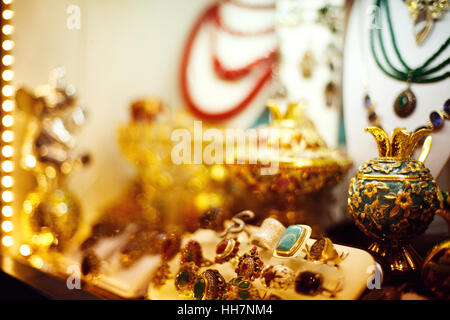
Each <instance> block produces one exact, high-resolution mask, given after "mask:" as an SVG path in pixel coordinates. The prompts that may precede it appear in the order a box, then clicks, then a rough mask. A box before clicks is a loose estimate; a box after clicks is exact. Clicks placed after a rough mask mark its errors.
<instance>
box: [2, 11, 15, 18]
mask: <svg viewBox="0 0 450 320" xmlns="http://www.w3.org/2000/svg"><path fill="white" fill-rule="evenodd" d="M13 16H14V11H12V10H9V9H7V10H3V14H2V17H3V19H5V20H9V19H12V17H13Z"/></svg>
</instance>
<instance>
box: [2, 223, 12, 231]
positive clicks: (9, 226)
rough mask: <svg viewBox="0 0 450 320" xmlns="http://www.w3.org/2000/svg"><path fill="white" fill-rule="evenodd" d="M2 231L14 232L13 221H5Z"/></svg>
mask: <svg viewBox="0 0 450 320" xmlns="http://www.w3.org/2000/svg"><path fill="white" fill-rule="evenodd" d="M2 229H3V231H5V232H11V231H12V230H13V225H12V223H11V221H3V223H2Z"/></svg>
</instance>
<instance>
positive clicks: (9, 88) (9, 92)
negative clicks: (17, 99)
mask: <svg viewBox="0 0 450 320" xmlns="http://www.w3.org/2000/svg"><path fill="white" fill-rule="evenodd" d="M2 93H3V95H4V96H5V97H11V96H12V95H13V94H14V87H13V86H11V85H6V86H4V87H3V89H2Z"/></svg>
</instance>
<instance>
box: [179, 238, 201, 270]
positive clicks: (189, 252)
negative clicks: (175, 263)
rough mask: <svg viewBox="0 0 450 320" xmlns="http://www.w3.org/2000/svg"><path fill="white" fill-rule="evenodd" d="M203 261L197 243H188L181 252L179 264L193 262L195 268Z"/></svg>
mask: <svg viewBox="0 0 450 320" xmlns="http://www.w3.org/2000/svg"><path fill="white" fill-rule="evenodd" d="M203 260H204V259H203V253H202V248H201V246H200V243H199V242H198V241H195V240H191V241H189V242H188V243H187V244H186V246H185V247H184V248H183V250H181V264H185V263H188V262H193V263H194V264H195V265H196V266H198V267H200V266H201V265H202V263H203Z"/></svg>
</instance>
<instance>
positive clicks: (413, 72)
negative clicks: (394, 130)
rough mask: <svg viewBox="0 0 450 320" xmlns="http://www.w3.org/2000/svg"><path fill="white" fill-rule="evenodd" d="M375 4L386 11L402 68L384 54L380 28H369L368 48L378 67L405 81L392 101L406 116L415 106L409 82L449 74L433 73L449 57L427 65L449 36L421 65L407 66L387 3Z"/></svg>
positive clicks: (434, 79) (379, 0) (449, 61)
mask: <svg viewBox="0 0 450 320" xmlns="http://www.w3.org/2000/svg"><path fill="white" fill-rule="evenodd" d="M375 6H376V7H377V8H380V9H382V8H384V9H385V11H386V16H387V22H388V27H389V28H388V29H389V33H390V38H391V41H392V46H393V48H394V52H395V55H396V56H397V58H398V60H399V61H400V63H401V65H402V67H403V70H400V69H399V68H396V67H394V66H393V64H392V62H391V61H390V60H389V57H388V56H387V54H386V49H385V46H384V43H383V37H382V34H381V30H382V28H371V29H370V48H371V51H372V55H373V57H374V59H375V62H376V64H377V65H378V67H379V68H380V69H381V70H382V71H383V72H384V73H385V74H387V75H388V76H390V77H392V78H394V79H396V80H399V81H403V82H406V83H407V88H406V90H404V91H402V92H401V93H400V94H399V95H398V96H397V98H396V99H395V102H394V111H395V113H396V114H397V115H398V116H399V117H402V118H404V117H408V116H409V115H410V114H412V113H413V111H414V109H415V108H416V96H415V95H414V93H413V92H412V91H411V88H410V83H432V82H437V81H440V80H443V79H446V78H448V77H449V76H450V71H447V72H444V73H442V74H439V75H434V74H436V73H437V72H439V71H441V70H442V69H443V68H445V67H446V66H448V65H449V64H450V57H448V58H446V59H445V60H444V61H443V62H441V63H440V64H438V65H437V66H435V67H429V66H430V64H431V63H432V62H433V61H434V60H435V59H436V58H437V57H439V56H440V55H441V54H442V52H444V50H445V49H446V48H447V47H448V46H449V45H450V37H448V38H447V40H446V41H445V42H444V43H443V44H442V45H441V46H440V48H439V49H438V50H437V51H436V52H435V53H433V54H432V55H431V56H430V57H429V58H428V59H427V60H426V61H425V62H424V63H423V64H422V65H421V66H419V67H417V68H411V67H410V66H408V64H407V63H406V62H405V60H404V59H403V58H402V55H401V54H400V50H399V49H398V47H397V42H396V40H395V34H394V31H393V28H392V21H391V14H390V10H389V3H388V1H387V0H376V1H375ZM375 38H376V40H377V42H378V44H379V47H380V49H381V53H382V56H383V58H384V60H385V62H386V64H387V66H386V67H385V66H384V65H383V63H382V62H381V61H380V58H379V57H378V53H377V51H376V48H375Z"/></svg>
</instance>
